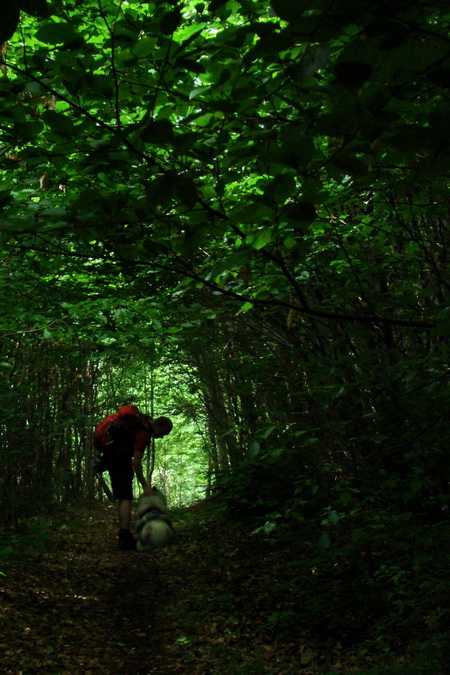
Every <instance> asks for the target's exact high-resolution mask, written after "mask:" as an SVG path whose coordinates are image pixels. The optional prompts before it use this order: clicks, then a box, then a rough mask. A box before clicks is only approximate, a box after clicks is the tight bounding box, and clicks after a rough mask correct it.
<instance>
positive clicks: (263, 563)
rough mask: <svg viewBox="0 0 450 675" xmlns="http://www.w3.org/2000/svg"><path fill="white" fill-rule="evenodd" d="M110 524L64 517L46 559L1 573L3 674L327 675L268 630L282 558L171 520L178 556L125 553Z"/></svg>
mask: <svg viewBox="0 0 450 675" xmlns="http://www.w3.org/2000/svg"><path fill="white" fill-rule="evenodd" d="M194 510H195V509H194ZM115 515H116V513H115V507H113V506H105V505H103V506H102V505H96V506H95V507H92V508H91V510H90V511H87V512H84V513H83V516H82V517H81V516H80V514H79V513H78V512H77V513H76V514H75V515H74V514H72V515H70V513H65V514H64V518H63V520H62V522H61V524H60V525H59V527H58V528H56V529H55V531H54V532H53V533H52V535H51V537H50V538H49V539H48V541H47V543H46V545H45V547H42V549H43V550H41V551H40V552H36V550H35V548H36V547H33V548H31V547H30V549H29V550H27V549H26V547H25V548H22V549H21V553H20V557H19V555H18V554H17V552H16V553H15V554H13V555H12V556H10V557H9V558H8V559H6V561H5V562H2V563H1V564H0V570H1V576H0V608H1V609H0V617H1V620H2V621H1V639H0V672H2V673H7V674H14V675H30V674H32V673H49V674H52V675H81V674H85V675H90V674H92V675H96V674H97V673H98V674H103V673H104V674H107V673H108V674H111V675H112V674H114V675H121V674H122V675H128V674H130V675H131V674H132V673H133V674H139V673H141V674H143V675H145V674H147V675H153V674H155V675H156V674H158V675H164V674H165V673H194V674H198V675H200V674H201V675H206V674H211V675H222V673H223V674H225V673H227V674H231V675H237V674H238V673H242V674H244V673H245V674H246V675H248V674H251V673H270V674H273V675H277V674H278V673H279V674H282V675H296V674H298V673H302V674H303V675H309V674H313V673H318V672H320V671H319V670H318V669H317V668H314V666H313V659H312V654H311V655H310V654H309V653H308V650H306V649H304V648H302V646H301V645H299V644H298V643H297V642H296V641H295V640H289V639H284V640H283V641H282V644H281V643H280V644H277V641H276V640H274V635H273V634H270V633H271V632H270V630H269V629H267V628H264V626H267V616H268V614H270V612H271V611H273V610H274V609H276V608H274V607H271V602H272V598H273V587H271V586H272V585H273V584H272V583H271V580H270V579H269V577H268V576H267V573H268V570H271V574H275V575H277V570H278V572H281V569H282V568H283V567H284V562H285V561H284V560H283V558H284V555H283V553H282V552H281V553H278V554H277V555H276V556H275V557H273V555H272V558H271V559H270V560H269V556H271V554H270V552H269V551H268V549H267V547H265V548H264V547H263V548H261V543H258V541H257V540H258V538H255V537H253V538H250V539H249V537H248V533H242V532H241V533H236V532H234V529H233V527H232V524H230V523H229V524H226V525H224V523H220V524H219V522H220V521H217V523H216V524H215V523H214V518H211V516H208V517H206V518H205V520H204V521H203V520H202V516H201V514H200V513H196V514H194V513H192V515H191V522H189V517H188V518H186V517H185V518H184V521H183V522H178V523H177V521H176V520H175V525H176V529H177V531H178V534H179V541H178V543H177V544H176V545H175V546H172V547H170V548H167V549H161V550H158V551H156V552H154V553H138V552H135V551H130V552H121V551H119V550H118V549H117V548H116V546H117V543H116V537H117V528H116V524H115V521H116V519H115ZM74 518H75V520H77V519H78V522H77V523H76V525H75V526H74V524H73V522H72V521H73V519H74ZM244 537H245V538H246V539H247V540H248V541H250V540H251V541H252V543H251V550H250V548H249V546H248V544H246V542H244V541H243V540H242V541H239V539H240V538H244ZM245 551H248V554H246V553H245ZM280 576H281V574H280ZM265 633H266V634H265Z"/></svg>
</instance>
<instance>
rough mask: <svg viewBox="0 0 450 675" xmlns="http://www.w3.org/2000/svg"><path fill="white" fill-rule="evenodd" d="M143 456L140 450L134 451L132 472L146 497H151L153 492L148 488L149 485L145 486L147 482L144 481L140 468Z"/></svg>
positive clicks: (142, 471)
mask: <svg viewBox="0 0 450 675" xmlns="http://www.w3.org/2000/svg"><path fill="white" fill-rule="evenodd" d="M143 456H144V453H143V452H141V451H140V450H135V451H134V455H133V471H134V474H135V476H136V478H137V479H138V481H139V483H140V484H141V486H142V489H143V490H144V492H145V494H146V495H151V494H152V492H153V490H152V488H151V487H150V485H148V484H147V481H146V480H145V477H144V469H143V468H142V458H143Z"/></svg>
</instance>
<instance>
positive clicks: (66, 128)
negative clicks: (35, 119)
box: [42, 110, 74, 137]
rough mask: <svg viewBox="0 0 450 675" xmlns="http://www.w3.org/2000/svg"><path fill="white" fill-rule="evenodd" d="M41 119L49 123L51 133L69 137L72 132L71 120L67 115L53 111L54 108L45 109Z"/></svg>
mask: <svg viewBox="0 0 450 675" xmlns="http://www.w3.org/2000/svg"><path fill="white" fill-rule="evenodd" d="M42 119H43V120H44V122H45V123H46V124H48V125H49V127H50V128H51V130H52V131H53V133H55V134H58V135H59V136H63V137H68V136H69V137H70V136H72V134H73V132H74V125H73V122H72V120H71V119H70V118H69V117H68V116H67V115H63V114H62V113H58V112H55V111H54V110H47V111H46V112H45V113H44V114H43V116H42Z"/></svg>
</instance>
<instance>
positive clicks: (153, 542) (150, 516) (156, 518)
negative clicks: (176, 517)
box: [136, 488, 175, 551]
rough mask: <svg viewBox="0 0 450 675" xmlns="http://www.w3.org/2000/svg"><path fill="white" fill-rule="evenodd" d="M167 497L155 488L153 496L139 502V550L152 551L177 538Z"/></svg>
mask: <svg viewBox="0 0 450 675" xmlns="http://www.w3.org/2000/svg"><path fill="white" fill-rule="evenodd" d="M168 513H169V509H168V508H167V500H166V497H165V495H164V494H163V493H162V492H161V491H160V490H157V489H156V488H154V490H153V494H151V495H141V496H140V497H139V500H138V506H137V514H138V519H137V523H136V532H137V550H138V551H151V550H152V549H154V548H161V547H163V546H168V545H169V544H171V543H172V542H173V540H174V538H175V532H174V530H173V527H172V523H171V522H170V520H169V517H168Z"/></svg>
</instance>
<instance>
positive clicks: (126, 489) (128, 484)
mask: <svg viewBox="0 0 450 675" xmlns="http://www.w3.org/2000/svg"><path fill="white" fill-rule="evenodd" d="M108 471H109V477H110V478H111V485H112V491H113V495H114V498H115V499H130V500H133V475H134V474H133V464H132V460H131V457H129V458H123V459H121V460H120V461H117V462H114V463H113V464H111V466H110V467H109V469H108Z"/></svg>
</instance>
